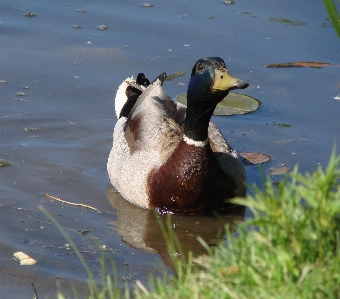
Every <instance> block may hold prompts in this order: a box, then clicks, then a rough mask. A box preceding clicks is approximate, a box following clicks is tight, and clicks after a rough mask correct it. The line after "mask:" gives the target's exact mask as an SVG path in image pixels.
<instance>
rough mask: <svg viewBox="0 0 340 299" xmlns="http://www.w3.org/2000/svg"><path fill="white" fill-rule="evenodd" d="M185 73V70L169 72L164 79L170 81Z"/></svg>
mask: <svg viewBox="0 0 340 299" xmlns="http://www.w3.org/2000/svg"><path fill="white" fill-rule="evenodd" d="M186 73H187V71H183V72H177V73H174V74H171V75H169V76H167V77H166V79H165V81H171V80H173V79H175V78H177V77H181V76H184V75H185V74H186Z"/></svg>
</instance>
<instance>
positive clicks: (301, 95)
mask: <svg viewBox="0 0 340 299" xmlns="http://www.w3.org/2000/svg"><path fill="white" fill-rule="evenodd" d="M152 3H153V4H154V6H153V7H151V8H146V7H142V6H141V4H142V2H140V1H123V0H122V1H38V0H35V1H30V2H29V3H28V2H27V1H26V2H25V1H22V0H18V1H16V0H11V1H2V2H1V3H0V17H1V19H0V30H1V35H0V45H1V51H0V59H1V61H0V63H1V64H0V80H2V81H1V82H3V83H1V84H0V90H1V94H0V96H1V98H0V159H3V160H6V161H8V162H10V163H11V164H12V166H11V167H5V168H1V169H0V225H1V230H0V237H1V244H0V250H1V251H0V252H1V258H0V298H1V299H3V298H30V297H32V296H33V289H32V287H31V282H34V284H35V286H36V288H37V291H38V295H39V298H53V297H54V295H55V294H56V290H57V287H56V283H57V282H60V284H61V288H62V289H63V291H64V292H65V293H68V291H69V290H70V286H71V285H74V286H76V288H77V290H78V292H79V293H80V294H81V293H83V292H84V286H85V285H86V279H87V275H86V273H85V271H84V269H83V267H82V265H81V263H80V262H79V260H78V258H77V257H76V255H75V254H74V251H73V250H72V249H70V248H69V246H68V245H67V243H68V242H67V241H66V240H65V238H64V237H63V236H62V234H61V233H60V231H59V230H58V229H57V228H56V227H55V226H54V225H53V224H52V223H51V221H50V220H49V219H48V218H47V216H46V215H45V214H43V213H42V212H41V211H40V210H39V208H38V206H39V205H42V206H43V207H44V208H45V209H47V210H48V211H49V212H50V213H51V214H52V215H53V216H54V217H55V218H56V219H57V221H58V222H59V223H60V225H61V226H62V227H63V228H64V229H65V230H66V232H67V233H68V235H69V236H70V237H71V238H72V239H73V240H74V242H75V244H76V245H77V247H78V248H79V249H80V250H81V251H82V252H83V254H84V257H85V259H86V261H87V262H88V265H89V267H90V269H91V270H92V272H93V273H94V277H95V278H96V279H98V280H100V279H101V272H100V264H99V262H98V258H99V256H100V254H99V253H98V246H99V247H102V248H103V249H105V251H106V254H107V255H108V257H109V258H110V259H112V260H113V261H114V262H115V264H116V267H117V271H118V278H119V283H121V285H123V284H124V282H126V281H127V282H129V283H131V285H133V283H134V281H135V280H137V279H138V280H141V281H142V282H143V283H146V282H147V276H148V274H149V273H152V274H154V275H161V272H162V271H163V270H164V269H168V270H167V271H172V270H171V269H170V268H171V262H170V260H169V253H168V252H167V249H166V247H165V245H164V242H163V239H162V238H161V233H160V230H159V228H158V225H157V221H156V220H155V218H154V215H153V214H150V213H148V212H146V211H143V210H140V209H138V208H134V207H131V206H130V205H127V204H126V203H125V202H123V201H122V200H121V198H119V196H118V195H117V194H116V193H115V192H114V190H113V188H111V187H110V184H109V181H108V177H107V173H106V161H107V157H108V154H109V150H110V147H111V145H112V131H113V127H114V124H115V122H116V117H115V114H114V108H113V99H114V95H115V92H116V89H117V87H118V85H119V84H120V83H121V82H122V80H123V79H125V78H126V77H127V76H131V75H136V74H137V73H138V72H144V73H145V74H146V75H147V76H148V77H154V76H156V75H158V74H159V73H160V72H162V71H166V72H167V73H168V74H171V73H175V72H178V71H183V70H187V71H189V70H191V67H192V65H193V64H194V63H195V61H196V60H197V59H198V58H200V57H204V56H220V57H222V58H224V59H225V61H226V62H227V65H228V68H229V70H230V72H231V74H232V75H234V76H235V77H238V78H241V79H243V80H246V81H248V82H249V84H250V87H249V88H248V89H246V90H245V93H247V94H249V95H251V96H253V97H256V98H258V99H259V100H261V101H262V103H263V105H262V106H260V108H259V109H258V110H257V111H256V112H254V113H252V114H249V115H242V116H234V117H228V118H223V117H215V118H214V122H215V123H216V124H217V125H218V126H219V127H220V128H221V129H222V132H223V133H224V135H225V136H226V138H227V140H228V141H229V142H230V143H231V144H232V145H233V147H234V148H235V149H237V150H238V151H239V152H261V153H266V154H268V155H270V156H271V157H272V160H271V161H270V162H268V163H266V164H264V165H263V169H264V170H265V171H266V172H269V171H270V170H269V169H270V168H271V167H280V166H282V165H285V166H287V167H289V168H290V169H292V168H293V167H294V165H295V164H296V163H298V164H299V165H300V169H301V170H302V171H303V172H304V171H313V170H315V169H316V167H317V166H318V165H320V164H321V165H326V163H327V161H328V159H329V155H330V153H331V151H332V148H333V147H334V145H335V144H337V145H338V147H339V146H340V145H339V144H340V138H339V134H340V118H339V112H340V101H337V100H335V99H334V97H336V96H337V95H338V94H339V93H340V68H339V67H337V66H333V67H324V68H276V69H269V68H264V67H263V66H262V64H268V63H279V62H291V61H320V62H329V63H333V64H340V43H339V39H338V37H337V35H336V33H335V32H334V29H333V28H332V26H331V23H330V21H329V20H328V19H327V18H328V16H327V14H326V11H325V9H324V7H323V4H322V1H307V2H305V1H304V2H302V1H300V2H296V1H265V0H263V1H236V4H234V5H226V4H223V3H222V2H221V1H209V2H208V1H203V0H200V1H153V2H152ZM306 3H307V4H306ZM27 13H35V14H36V16H34V17H28V16H26V14H27ZM100 25H106V26H108V28H107V29H106V30H100V29H98V26H100ZM79 26H81V28H76V27H79ZM188 80H189V75H188V74H187V75H185V76H184V77H181V78H178V79H176V80H173V81H171V82H168V83H167V84H166V85H165V90H166V91H167V92H168V93H169V94H170V95H171V96H173V97H175V96H177V95H178V94H180V93H184V92H185V91H186V87H185V86H183V85H181V84H179V83H187V82H188ZM5 81H6V83H4V82H5ZM22 93H25V94H26V95H23V94H22ZM287 125H288V126H287ZM247 173H248V180H249V183H259V182H260V176H259V174H258V169H257V167H256V166H248V167H247ZM272 178H273V180H276V179H279V177H275V176H273V177H272ZM44 193H49V194H51V195H53V196H55V197H60V198H62V199H64V200H66V201H69V202H73V203H81V204H86V205H91V206H93V207H95V208H97V209H99V210H100V211H101V213H98V212H96V211H93V210H90V209H85V208H81V207H79V206H72V205H69V204H66V203H61V202H58V201H54V200H52V199H49V198H48V197H46V196H44V195H43V194H44ZM117 196H118V197H117ZM248 215H249V211H246V217H248ZM244 217H245V211H243V210H234V211H233V212H232V213H231V215H230V216H227V217H226V218H225V219H222V220H221V221H222V222H223V223H224V222H229V223H230V224H231V226H232V227H233V229H236V228H237V226H236V224H235V222H237V221H240V220H241V221H242V220H243V219H244ZM221 221H220V220H217V219H216V218H209V217H200V216H193V217H183V216H177V218H175V219H174V224H175V225H174V226H175V229H176V227H177V232H178V234H179V235H180V236H181V238H180V239H181V242H182V244H183V246H184V247H185V248H186V249H192V250H194V251H195V252H196V253H197V254H199V253H201V251H200V250H201V249H199V245H198V244H197V243H195V242H196V236H197V235H198V234H199V235H201V236H202V238H204V239H205V240H206V241H207V242H208V243H209V244H211V245H214V244H215V243H216V242H217V243H218V242H220V241H221V240H217V241H216V240H212V239H211V237H212V236H215V233H217V231H218V230H219V228H220V227H221ZM86 230H90V231H91V232H92V234H93V236H95V237H96V239H94V237H92V236H91V235H90V234H87V233H86ZM214 242H215V243H214ZM17 251H23V252H25V253H26V254H28V255H29V256H31V257H32V258H34V259H36V260H37V261H38V262H37V264H36V265H34V266H20V265H19V262H18V261H15V260H14V259H13V258H12V256H13V254H14V252H17ZM169 267H170V268H169Z"/></svg>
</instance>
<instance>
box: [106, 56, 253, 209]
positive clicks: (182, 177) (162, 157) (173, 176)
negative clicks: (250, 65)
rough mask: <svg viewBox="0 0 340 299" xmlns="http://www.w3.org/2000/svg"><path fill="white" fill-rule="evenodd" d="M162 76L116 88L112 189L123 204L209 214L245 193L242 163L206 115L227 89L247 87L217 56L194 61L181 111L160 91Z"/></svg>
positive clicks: (110, 164)
mask: <svg viewBox="0 0 340 299" xmlns="http://www.w3.org/2000/svg"><path fill="white" fill-rule="evenodd" d="M165 78H166V74H165V73H162V74H161V75H160V76H158V77H157V78H156V79H155V80H154V81H153V82H151V83H150V82H149V80H148V79H146V78H145V76H144V74H139V75H138V76H137V78H136V79H133V78H127V79H126V80H124V81H123V83H122V84H121V86H120V87H119V88H118V91H117V94H116V99H115V109H116V114H117V117H118V121H117V123H116V126H115V128H114V134H113V147H112V149H111V152H110V155H109V159H108V163H107V170H108V174H109V178H110V181H111V183H112V185H113V186H114V187H115V188H116V189H117V190H118V192H119V193H120V194H121V196H122V197H123V198H125V199H126V200H127V201H129V202H130V203H132V204H134V205H136V206H139V207H142V208H146V209H157V210H159V211H162V212H180V213H196V212H205V211H211V210H216V209H218V208H220V207H221V206H223V205H225V203H226V200H227V199H230V198H233V197H236V196H245V193H246V174H245V169H244V166H243V164H242V162H241V160H240V158H239V156H238V154H237V152H236V151H235V150H233V149H232V148H231V147H230V146H229V144H228V143H227V142H226V140H225V139H224V137H223V135H222V133H221V131H220V130H219V129H218V127H217V126H216V125H215V124H213V123H212V122H210V118H211V116H212V114H213V112H214V109H215V107H216V105H217V104H218V103H219V102H220V101H222V99H223V98H224V97H225V96H226V95H227V94H228V92H229V91H230V90H233V89H237V88H239V89H243V88H246V87H247V86H248V83H246V82H244V81H242V80H239V79H235V78H233V77H231V76H230V75H229V72H228V70H227V68H226V65H225V63H224V61H223V59H221V58H219V57H209V58H202V59H199V60H198V61H197V62H196V63H195V65H194V67H193V69H192V72H191V78H190V82H189V85H188V90H187V107H186V106H184V105H182V104H180V103H177V102H175V101H173V100H172V99H171V98H170V97H169V96H168V95H167V94H166V93H165V92H164V90H163V87H162V84H163V82H164V80H165Z"/></svg>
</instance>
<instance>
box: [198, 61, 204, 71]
mask: <svg viewBox="0 0 340 299" xmlns="http://www.w3.org/2000/svg"><path fill="white" fill-rule="evenodd" d="M204 69H205V67H204V65H203V64H202V63H200V64H198V65H197V71H198V72H201V71H203V70H204Z"/></svg>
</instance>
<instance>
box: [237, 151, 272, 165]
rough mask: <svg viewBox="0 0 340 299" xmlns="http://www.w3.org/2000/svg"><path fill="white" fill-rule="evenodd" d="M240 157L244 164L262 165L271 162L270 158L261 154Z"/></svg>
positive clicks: (242, 154)
mask: <svg viewBox="0 0 340 299" xmlns="http://www.w3.org/2000/svg"><path fill="white" fill-rule="evenodd" d="M239 156H240V157H241V159H242V162H243V163H244V164H252V165H254V164H261V163H265V162H268V161H269V160H270V156H268V155H266V154H260V153H239Z"/></svg>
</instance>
